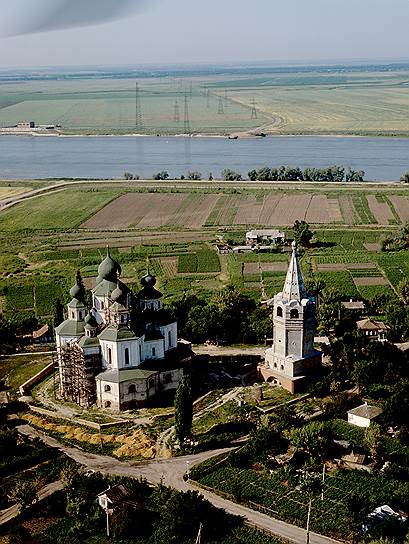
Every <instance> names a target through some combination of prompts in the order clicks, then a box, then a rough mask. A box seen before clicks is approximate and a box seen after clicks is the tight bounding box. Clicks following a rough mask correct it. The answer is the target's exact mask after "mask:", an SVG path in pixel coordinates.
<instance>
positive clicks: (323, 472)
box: [321, 463, 327, 501]
mask: <svg viewBox="0 0 409 544" xmlns="http://www.w3.org/2000/svg"><path fill="white" fill-rule="evenodd" d="M326 468H327V466H326V464H325V463H324V465H323V467H322V487H321V500H322V501H323V500H324V484H325V471H326Z"/></svg>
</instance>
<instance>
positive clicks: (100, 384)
mask: <svg viewBox="0 0 409 544" xmlns="http://www.w3.org/2000/svg"><path fill="white" fill-rule="evenodd" d="M119 387H120V384H119V383H111V382H104V381H102V380H97V405H98V407H99V408H109V409H111V410H120V400H119V399H120V396H119V393H120V391H119ZM108 388H109V390H107V391H106V389H108Z"/></svg>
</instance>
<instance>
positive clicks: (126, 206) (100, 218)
mask: <svg viewBox="0 0 409 544" xmlns="http://www.w3.org/2000/svg"><path fill="white" fill-rule="evenodd" d="M185 198H186V195H183V194H167V193H163V194H162V193H128V194H126V195H122V196H120V197H119V198H117V199H116V200H114V201H113V202H111V203H110V204H108V206H105V208H103V209H102V210H100V211H99V212H98V213H97V214H96V215H94V216H93V217H91V219H89V220H88V221H86V222H85V223H83V224H82V225H81V226H82V227H83V228H88V229H98V228H111V229H124V228H127V227H129V226H130V225H138V226H141V227H161V226H163V225H165V224H166V223H167V222H168V221H169V220H170V219H171V217H173V213H174V212H175V210H176V209H177V208H178V206H179V205H180V203H181V202H182V201H183V200H185Z"/></svg>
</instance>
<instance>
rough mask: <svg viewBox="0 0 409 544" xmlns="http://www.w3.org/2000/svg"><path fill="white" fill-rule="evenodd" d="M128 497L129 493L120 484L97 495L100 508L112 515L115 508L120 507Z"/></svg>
mask: <svg viewBox="0 0 409 544" xmlns="http://www.w3.org/2000/svg"><path fill="white" fill-rule="evenodd" d="M129 496H130V493H129V491H128V490H127V489H126V487H125V486H124V485H122V484H119V485H115V486H114V487H109V488H108V489H107V490H106V491H103V492H102V493H100V494H99V495H98V504H99V505H100V507H101V508H102V509H103V510H105V512H108V513H109V514H112V513H113V512H114V510H115V509H116V508H118V507H119V506H121V505H122V504H123V503H124V502H125V501H126V500H127V499H128V498H129Z"/></svg>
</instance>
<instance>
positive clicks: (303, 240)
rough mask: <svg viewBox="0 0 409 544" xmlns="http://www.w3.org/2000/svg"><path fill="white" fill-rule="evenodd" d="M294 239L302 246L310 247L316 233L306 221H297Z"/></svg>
mask: <svg viewBox="0 0 409 544" xmlns="http://www.w3.org/2000/svg"><path fill="white" fill-rule="evenodd" d="M293 230H294V240H295V241H296V242H297V245H299V246H302V247H309V246H310V245H311V238H312V237H313V236H314V233H313V232H312V231H311V230H310V226H309V224H308V223H307V222H306V221H298V220H297V221H296V222H295V223H294V226H293Z"/></svg>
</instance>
